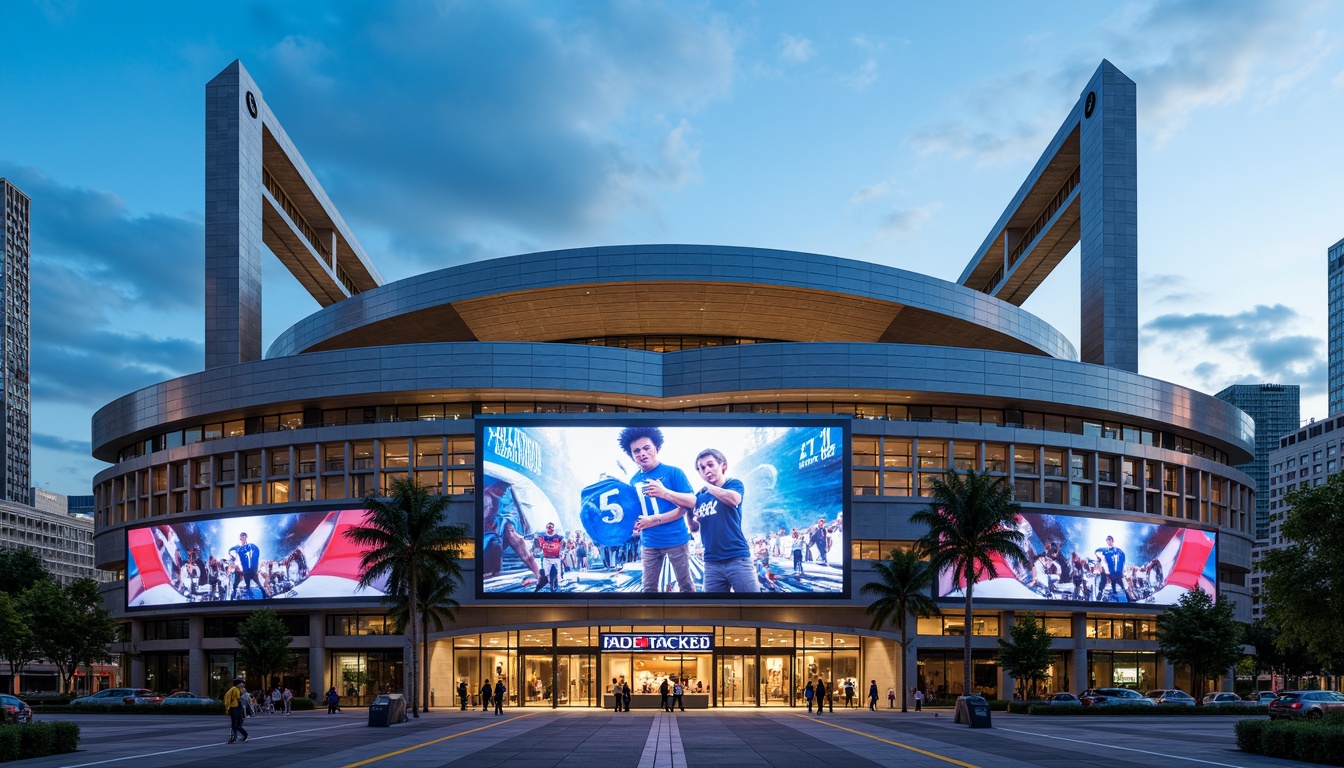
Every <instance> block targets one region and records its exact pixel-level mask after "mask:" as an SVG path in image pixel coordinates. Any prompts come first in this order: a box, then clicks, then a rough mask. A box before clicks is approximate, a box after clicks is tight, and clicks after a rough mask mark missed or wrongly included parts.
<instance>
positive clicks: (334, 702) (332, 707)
mask: <svg viewBox="0 0 1344 768" xmlns="http://www.w3.org/2000/svg"><path fill="white" fill-rule="evenodd" d="M339 711H341V694H339V693H337V692H336V686H334V685H333V686H331V690H329V691H327V714H328V715H334V714H336V713H337V712H339Z"/></svg>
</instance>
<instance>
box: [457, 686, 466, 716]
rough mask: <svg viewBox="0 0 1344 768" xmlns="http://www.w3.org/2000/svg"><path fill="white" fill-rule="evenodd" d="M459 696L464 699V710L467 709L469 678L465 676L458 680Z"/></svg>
mask: <svg viewBox="0 0 1344 768" xmlns="http://www.w3.org/2000/svg"><path fill="white" fill-rule="evenodd" d="M457 698H459V699H461V700H462V711H463V712H466V711H467V679H466V678H465V677H464V678H462V679H461V680H459V681H458V682H457Z"/></svg>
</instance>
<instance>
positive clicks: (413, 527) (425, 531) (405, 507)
mask: <svg viewBox="0 0 1344 768" xmlns="http://www.w3.org/2000/svg"><path fill="white" fill-rule="evenodd" d="M364 504H365V506H366V507H367V508H368V510H369V513H368V517H366V518H365V521H364V524H363V525H359V526H355V527H353V528H351V529H349V530H348V531H346V534H345V535H346V537H348V538H349V539H350V540H351V541H353V542H354V543H355V544H358V545H359V546H360V547H362V548H363V549H364V550H365V551H364V555H363V556H362V557H361V558H360V569H361V571H362V574H361V576H360V580H359V583H360V586H362V587H365V588H368V587H372V586H373V585H374V584H375V583H378V582H381V581H384V580H385V582H386V595H387V597H386V598H385V602H387V603H389V604H395V603H396V601H397V600H398V599H404V600H405V605H406V610H407V621H406V628H405V631H406V639H407V641H408V642H409V643H410V646H411V664H410V691H409V693H410V699H411V714H412V716H414V717H419V716H420V707H419V698H418V696H417V695H416V694H417V686H418V678H419V673H420V647H419V645H418V639H417V635H418V633H419V630H420V624H421V622H420V606H421V605H422V599H423V598H422V596H421V594H420V593H421V591H422V589H425V588H426V587H427V588H429V589H431V590H432V589H433V585H434V584H435V583H437V581H438V580H439V579H447V580H451V581H454V582H456V581H460V580H461V578H462V569H461V567H460V566H459V565H458V563H457V558H458V554H459V553H460V552H461V551H462V548H463V547H464V546H466V541H467V530H466V528H464V527H463V526H460V525H449V524H447V523H445V522H444V515H445V512H446V510H447V508H448V497H446V496H442V495H439V494H436V493H433V492H432V491H430V489H428V488H424V487H422V486H420V485H418V484H416V482H415V481H414V480H412V479H410V478H400V479H398V480H395V481H393V483H392V487H391V488H389V489H387V499H386V500H384V499H381V498H378V497H376V496H372V495H371V496H369V497H367V498H365V499H364ZM426 578H431V579H433V580H434V581H433V582H431V583H430V584H428V585H423V586H422V583H421V582H422V581H423V580H424V579H426Z"/></svg>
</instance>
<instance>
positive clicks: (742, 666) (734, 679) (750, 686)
mask: <svg viewBox="0 0 1344 768" xmlns="http://www.w3.org/2000/svg"><path fill="white" fill-rule="evenodd" d="M758 696H759V688H758V682H757V678H756V657H755V656H738V655H732V656H720V657H719V706H723V707H743V706H753V705H755V704H756V701H757V697H758Z"/></svg>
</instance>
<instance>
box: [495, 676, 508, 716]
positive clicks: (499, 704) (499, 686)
mask: <svg viewBox="0 0 1344 768" xmlns="http://www.w3.org/2000/svg"><path fill="white" fill-rule="evenodd" d="M508 693H509V689H508V688H505V687H504V678H502V677H501V678H499V682H497V683H495V714H496V715H502V714H504V697H505V696H506V695H508Z"/></svg>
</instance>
